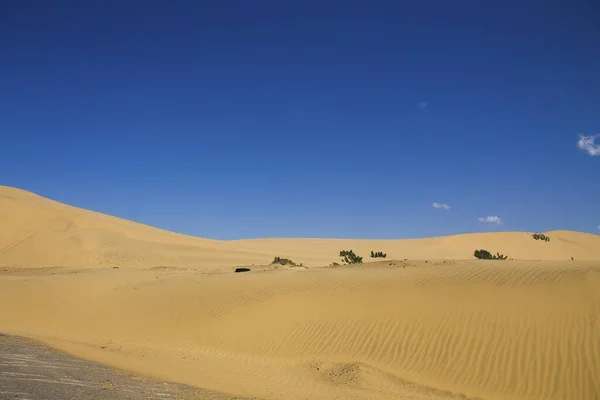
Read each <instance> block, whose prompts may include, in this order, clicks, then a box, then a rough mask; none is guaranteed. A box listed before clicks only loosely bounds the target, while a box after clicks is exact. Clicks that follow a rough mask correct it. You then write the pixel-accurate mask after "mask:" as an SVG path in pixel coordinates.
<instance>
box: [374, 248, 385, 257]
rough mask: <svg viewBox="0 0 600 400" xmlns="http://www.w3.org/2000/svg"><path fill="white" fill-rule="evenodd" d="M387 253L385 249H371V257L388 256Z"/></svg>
mask: <svg viewBox="0 0 600 400" xmlns="http://www.w3.org/2000/svg"><path fill="white" fill-rule="evenodd" d="M386 257H387V254H386V253H384V252H383V251H373V250H371V258H386Z"/></svg>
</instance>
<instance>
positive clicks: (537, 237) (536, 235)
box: [531, 232, 550, 242]
mask: <svg viewBox="0 0 600 400" xmlns="http://www.w3.org/2000/svg"><path fill="white" fill-rule="evenodd" d="M531 236H532V237H533V238H534V239H535V240H543V241H544V242H549V241H550V238H549V237H548V236H546V235H544V234H543V233H537V232H536V233H534V234H532V235H531Z"/></svg>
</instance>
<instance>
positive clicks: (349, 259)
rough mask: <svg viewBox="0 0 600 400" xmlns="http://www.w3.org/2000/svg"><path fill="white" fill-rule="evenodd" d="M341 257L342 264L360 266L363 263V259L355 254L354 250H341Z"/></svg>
mask: <svg viewBox="0 0 600 400" xmlns="http://www.w3.org/2000/svg"><path fill="white" fill-rule="evenodd" d="M340 257H343V258H342V262H345V263H346V264H360V263H362V262H363V258H362V257H360V256H357V255H356V254H354V252H353V251H352V250H341V251H340Z"/></svg>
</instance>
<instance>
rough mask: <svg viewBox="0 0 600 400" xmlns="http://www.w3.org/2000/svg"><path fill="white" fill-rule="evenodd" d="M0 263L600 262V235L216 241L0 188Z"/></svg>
mask: <svg viewBox="0 0 600 400" xmlns="http://www.w3.org/2000/svg"><path fill="white" fill-rule="evenodd" d="M0 221H2V227H1V229H0V266H6V267H27V268H29V267H54V266H61V267H75V268H86V267H103V266H127V267H148V266H173V267H186V268H197V269H203V268H204V269H208V268H212V269H219V268H230V267H232V266H234V265H240V264H266V263H269V262H270V261H271V260H272V259H273V257H275V256H281V257H288V258H292V259H293V260H295V261H297V262H302V263H303V264H305V265H307V266H311V267H316V266H325V265H328V264H330V263H332V262H334V261H339V260H338V253H339V251H340V250H342V249H354V250H355V251H356V252H357V253H359V254H362V255H363V256H365V261H369V258H368V254H369V252H370V251H371V250H373V249H381V250H384V251H386V252H387V254H388V258H390V259H405V258H409V259H472V258H473V251H474V250H475V249H476V248H484V249H487V250H490V251H492V252H494V253H495V252H500V253H502V254H506V255H508V256H509V257H511V258H514V259H520V260H570V259H571V257H574V258H575V259H576V260H600V236H598V235H591V234H586V233H579V232H571V231H552V232H548V233H547V234H548V235H550V236H551V237H552V241H551V242H548V243H543V242H540V241H535V240H533V239H532V238H531V237H530V236H529V234H528V233H525V232H498V233H477V234H463V235H455V236H446V237H435V238H426V239H407V240H370V239H364V240H354V239H252V240H234V241H219V240H211V239H205V238H198V237H193V236H188V235H182V234H178V233H174V232H170V231H166V230H162V229H158V228H154V227H151V226H148V225H144V224H140V223H136V222H133V221H127V220H124V219H121V218H117V217H113V216H109V215H106V214H101V213H98V212H93V211H89V210H84V209H81V208H77V207H73V206H69V205H66V204H62V203H59V202H56V201H53V200H50V199H46V198H44V197H41V196H38V195H35V194H33V193H30V192H26V191H23V190H20V189H15V188H11V187H7V186H0Z"/></svg>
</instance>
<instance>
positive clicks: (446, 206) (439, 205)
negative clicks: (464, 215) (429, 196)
mask: <svg viewBox="0 0 600 400" xmlns="http://www.w3.org/2000/svg"><path fill="white" fill-rule="evenodd" d="M432 206H433V208H443V209H444V210H449V209H450V206H449V205H448V204H446V203H443V204H442V203H438V202H437V201H434V202H433V204H432Z"/></svg>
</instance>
